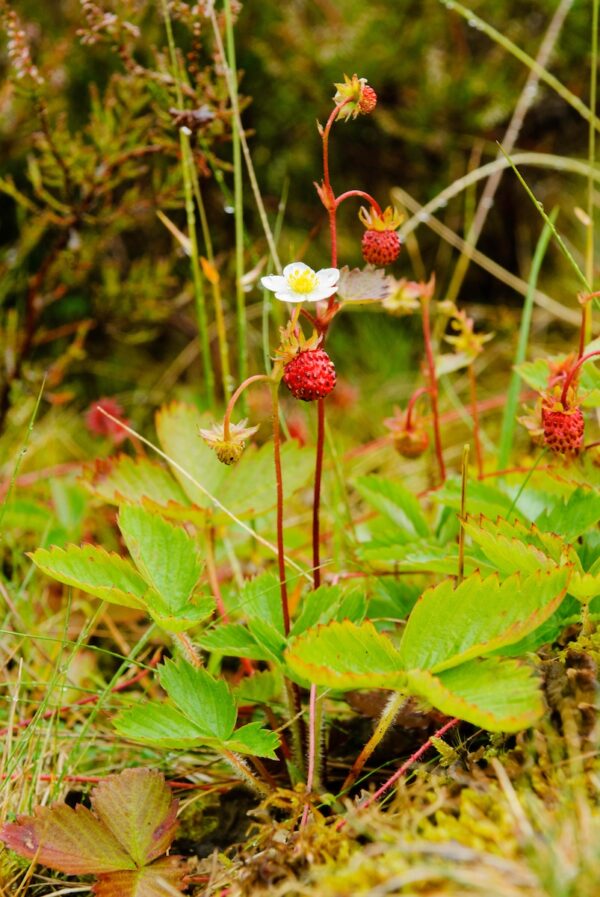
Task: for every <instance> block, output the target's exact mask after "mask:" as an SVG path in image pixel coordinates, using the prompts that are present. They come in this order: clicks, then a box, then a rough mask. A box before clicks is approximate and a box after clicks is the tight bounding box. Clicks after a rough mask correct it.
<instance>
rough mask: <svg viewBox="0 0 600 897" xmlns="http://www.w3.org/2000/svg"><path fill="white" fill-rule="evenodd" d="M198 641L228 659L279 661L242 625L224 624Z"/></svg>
mask: <svg viewBox="0 0 600 897" xmlns="http://www.w3.org/2000/svg"><path fill="white" fill-rule="evenodd" d="M198 641H199V642H200V644H201V645H202V647H203V648H205V649H206V650H207V651H216V652H217V653H218V654H225V655H226V656H227V657H248V658H249V659H250V660H271V661H277V657H276V656H275V655H274V654H273V653H272V652H271V651H270V650H268V649H267V648H265V647H264V645H261V644H259V642H257V640H256V639H255V638H254V636H253V635H252V633H250V632H249V631H248V629H247V628H246V627H245V626H242V625H241V623H222V624H219V625H218V626H215V628H214V629H208V630H206V631H205V632H203V633H201V634H200V636H199V637H198Z"/></svg>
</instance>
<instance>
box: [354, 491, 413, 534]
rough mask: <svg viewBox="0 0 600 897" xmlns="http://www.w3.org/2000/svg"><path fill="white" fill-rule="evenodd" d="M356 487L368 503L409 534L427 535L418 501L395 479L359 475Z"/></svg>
mask: <svg viewBox="0 0 600 897" xmlns="http://www.w3.org/2000/svg"><path fill="white" fill-rule="evenodd" d="M356 488H357V490H358V492H359V493H360V494H361V495H362V497H363V498H364V499H365V500H366V501H368V502H369V504H370V505H372V506H373V507H374V508H376V509H377V510H378V511H380V513H382V514H384V515H385V516H386V517H387V518H388V519H389V520H391V521H392V522H393V523H395V524H396V526H398V527H400V528H401V529H402V530H405V531H406V532H407V533H408V534H409V535H410V536H412V537H419V536H420V537H425V536H428V535H429V527H428V525H427V521H426V520H425V517H424V516H423V512H422V511H421V507H420V505H419V502H418V501H417V499H416V498H415V496H414V494H413V493H412V492H409V491H408V489H405V488H404V486H402V485H401V484H400V483H399V482H397V481H396V480H386V479H384V478H383V477H377V476H368V477H360V478H359V479H358V480H357V483H356Z"/></svg>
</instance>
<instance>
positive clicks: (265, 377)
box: [223, 374, 270, 441]
mask: <svg viewBox="0 0 600 897" xmlns="http://www.w3.org/2000/svg"><path fill="white" fill-rule="evenodd" d="M269 379H270V378H269V375H268V374H254V375H253V376H252V377H248V378H247V379H246V380H244V382H243V383H240V385H239V386H238V388H237V389H236V391H235V392H234V393H233V395H232V396H231V398H230V399H229V401H228V403H227V408H226V409H225V417H224V418H223V439H225V440H226V441H228V440H229V439H230V438H231V433H230V430H229V425H230V423H231V415H232V414H233V409H234V407H235V403H236V402H237V400H238V399H239V397H240V396H241V394H242V393H243V391H244V390H245V389H247V388H248V386H250V384H252V383H258V382H259V381H261V380H269Z"/></svg>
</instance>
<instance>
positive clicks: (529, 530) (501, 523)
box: [467, 514, 574, 564]
mask: <svg viewBox="0 0 600 897" xmlns="http://www.w3.org/2000/svg"><path fill="white" fill-rule="evenodd" d="M467 520H468V521H469V522H470V523H472V524H473V525H474V526H478V527H479V528H480V529H482V530H485V531H486V532H488V533H492V534H494V533H499V534H500V535H502V536H506V538H507V539H518V540H520V541H521V542H525V543H526V544H527V545H533V546H535V547H536V548H538V549H539V550H540V551H541V552H543V553H544V554H545V555H547V556H548V557H549V558H551V559H552V560H553V561H555V562H556V563H557V564H560V563H562V562H564V561H565V560H568V561H569V562H571V561H572V560H574V558H573V553H572V551H570V546H569V544H568V543H566V542H565V540H564V539H562V538H561V537H560V536H557V535H556V534H555V533H551V532H543V531H542V530H541V529H539V527H538V526H537V525H536V524H535V523H532V524H530V525H529V526H525V524H523V523H521V521H519V520H514V521H513V522H512V523H509V521H508V520H505V519H504V518H503V517H498V518H497V519H496V520H495V521H492V520H488V519H487V518H486V517H483V516H480V517H479V518H478V519H476V518H474V517H472V516H471V515H470V514H469V515H467Z"/></svg>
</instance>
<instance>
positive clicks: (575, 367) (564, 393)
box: [560, 349, 600, 411]
mask: <svg viewBox="0 0 600 897" xmlns="http://www.w3.org/2000/svg"><path fill="white" fill-rule="evenodd" d="M597 355H600V349H596V351H595V352H588V353H587V355H582V356H581V358H579V359H578V361H577V362H576V363H575V364H574V365H573V367H572V368H571V370H570V371H569V373H568V374H567V376H566V378H565V382H564V383H563V388H562V393H561V395H560V402H561V405H562V406H563V408H564V409H565V411H566V410H567V395H568V392H569V388H570V387H571V384H572V383H573V380H574V379H575V376H576V375H577V372H578V371H579V369H580V368H581V366H582V365H583V364H584V363H585V362H586V361H588V360H589V359H590V358H595V357H596V356H597Z"/></svg>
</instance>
